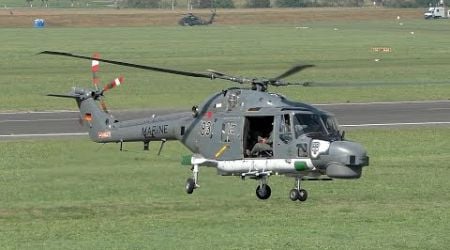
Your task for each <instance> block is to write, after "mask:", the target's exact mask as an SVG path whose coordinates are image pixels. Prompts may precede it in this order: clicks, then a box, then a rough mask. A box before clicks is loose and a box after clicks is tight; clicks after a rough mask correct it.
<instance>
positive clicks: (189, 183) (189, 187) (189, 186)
mask: <svg viewBox="0 0 450 250" xmlns="http://www.w3.org/2000/svg"><path fill="white" fill-rule="evenodd" d="M185 188H186V193H188V194H192V193H193V192H194V189H195V181H194V179H192V178H188V179H187V180H186V186H185Z"/></svg>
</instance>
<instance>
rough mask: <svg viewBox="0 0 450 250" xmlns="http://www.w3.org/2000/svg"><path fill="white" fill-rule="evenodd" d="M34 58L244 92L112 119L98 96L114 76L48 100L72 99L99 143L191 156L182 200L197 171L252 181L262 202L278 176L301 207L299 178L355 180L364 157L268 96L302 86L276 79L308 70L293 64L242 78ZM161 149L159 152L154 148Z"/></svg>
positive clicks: (304, 111) (330, 122) (300, 107)
mask: <svg viewBox="0 0 450 250" xmlns="http://www.w3.org/2000/svg"><path fill="white" fill-rule="evenodd" d="M41 54H49V55H58V56H67V57H75V58H81V59H87V60H92V62H93V63H92V65H93V67H92V71H93V72H94V79H95V71H94V68H96V67H97V66H96V65H98V62H99V61H101V62H106V63H110V64H116V65H122V66H126V67H133V68H139V69H144V70H151V71H158V72H163V73H170V74H177V75H183V76H189V77H198V78H207V79H221V80H227V81H231V82H234V83H238V84H239V85H244V84H248V85H250V87H249V88H241V87H232V88H228V89H225V90H222V91H219V92H217V93H214V94H212V95H211V96H210V97H208V98H207V99H206V100H205V101H204V102H203V103H202V104H200V105H195V106H193V107H192V109H191V111H190V112H182V113H173V114H167V115H161V116H152V117H144V118H141V119H135V120H125V121H117V120H115V119H114V117H113V116H112V115H111V114H110V113H109V112H108V111H107V110H106V107H104V105H103V102H102V98H103V96H104V93H105V91H107V90H109V89H111V88H113V87H114V86H116V85H118V84H120V83H121V79H120V78H117V79H116V80H114V81H113V82H111V83H110V84H108V85H106V86H105V87H104V88H103V89H99V88H98V86H97V83H96V82H95V80H94V85H95V89H86V88H79V87H74V88H73V89H72V91H70V92H69V93H68V94H63V95H61V94H50V95H49V96H55V97H64V98H71V99H74V100H75V101H76V103H77V105H78V107H79V109H80V115H81V118H82V120H83V124H84V126H85V127H86V128H87V130H88V131H89V136H90V138H91V139H92V140H93V141H95V142H98V143H109V142H115V143H120V144H121V147H122V143H124V142H144V147H146V146H147V147H148V143H149V142H151V141H161V148H162V146H163V145H164V143H165V142H166V141H168V140H178V141H180V142H181V143H182V144H183V145H184V146H186V147H187V148H188V149H189V150H190V151H191V152H192V153H193V154H192V155H189V156H184V157H182V161H181V162H182V164H184V165H188V166H190V169H191V171H192V176H191V177H189V178H188V179H187V181H186V185H185V188H186V192H187V193H188V194H191V193H193V191H194V190H195V189H197V188H199V187H200V186H199V178H198V177H199V167H200V166H206V167H213V168H216V169H217V173H218V174H219V175H222V176H239V177H240V178H241V179H243V180H244V179H246V178H250V179H255V180H257V181H258V182H259V185H258V186H257V188H256V196H257V197H258V198H259V199H262V200H265V199H268V198H269V197H270V195H271V188H270V186H269V185H268V180H269V177H270V176H273V175H284V176H288V177H293V178H294V179H295V183H294V187H293V188H292V189H291V190H290V192H289V198H290V199H291V200H292V201H296V200H299V201H305V200H306V199H307V197H308V193H307V191H306V190H304V189H302V188H301V186H300V182H301V180H330V179H331V178H341V179H357V178H360V177H361V173H362V169H363V167H364V166H368V165H369V157H368V156H367V152H366V150H365V149H364V147H363V146H362V145H360V144H359V143H356V142H353V141H348V140H346V139H345V138H344V132H341V131H339V126H338V123H337V120H336V119H335V117H334V116H333V115H332V114H331V113H328V112H326V111H323V110H320V109H318V108H316V107H314V106H311V105H309V104H306V103H301V102H294V101H290V100H288V99H287V98H286V97H284V96H282V95H280V94H277V93H271V92H268V87H269V86H288V85H306V84H305V83H291V82H286V81H283V80H282V79H283V78H286V77H288V76H290V75H293V74H295V73H298V72H300V71H302V70H304V69H306V68H309V67H312V66H313V65H295V66H293V67H292V68H290V69H289V70H287V71H286V72H284V73H283V74H281V75H279V76H277V77H274V78H268V79H267V78H244V77H236V76H230V75H227V74H224V73H220V72H216V71H209V72H189V71H181V70H174V69H168V68H161V67H154V66H147V65H140V64H132V63H127V62H121V61H115V60H107V59H100V58H98V57H97V56H93V57H88V56H81V55H74V54H70V53H65V52H55V51H44V52H41ZM161 148H160V150H161Z"/></svg>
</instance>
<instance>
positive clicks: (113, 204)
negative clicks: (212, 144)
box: [0, 1, 450, 249]
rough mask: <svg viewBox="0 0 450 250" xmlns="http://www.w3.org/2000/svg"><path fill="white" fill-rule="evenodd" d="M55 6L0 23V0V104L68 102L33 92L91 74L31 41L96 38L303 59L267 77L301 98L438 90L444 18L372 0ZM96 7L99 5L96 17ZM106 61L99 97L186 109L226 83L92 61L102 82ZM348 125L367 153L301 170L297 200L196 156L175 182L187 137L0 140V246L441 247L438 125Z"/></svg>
mask: <svg viewBox="0 0 450 250" xmlns="http://www.w3.org/2000/svg"><path fill="white" fill-rule="evenodd" d="M35 2H36V1H35ZM1 3H2V2H1V1H0V4H1ZM9 3H10V2H9ZM38 3H39V2H38ZM35 4H36V3H35ZM61 11H62V12H65V14H64V13H63V14H62V15H60V16H58V15H57V14H55V12H59V10H50V12H52V13H50V15H55V16H58V18H62V19H51V18H50V19H49V23H48V27H47V28H44V29H34V28H31V24H32V23H31V21H32V20H33V18H37V17H39V16H40V15H39V14H40V13H37V14H36V13H31V14H30V13H28V10H27V11H25V10H18V11H17V12H16V10H14V18H15V19H14V20H21V22H22V21H24V20H25V23H26V25H28V23H29V26H30V27H28V26H23V24H22V23H17V27H21V28H17V27H11V26H14V25H16V24H14V25H12V24H10V23H7V24H5V23H6V22H7V21H8V20H12V19H9V18H10V16H9V15H10V14H9V11H8V13H7V12H5V11H4V10H0V27H4V28H0V32H1V33H0V44H1V45H2V46H0V54H1V55H2V59H1V60H0V75H1V77H0V89H1V91H0V111H1V112H4V111H17V110H53V109H75V108H76V105H75V104H74V103H73V102H70V101H67V100H60V99H56V98H48V97H45V95H46V94H48V93H66V92H68V91H69V90H70V88H71V87H72V86H84V87H89V86H91V82H90V81H91V80H90V79H91V73H90V62H88V61H81V60H77V59H70V58H60V57H50V56H45V55H40V56H38V55H36V53H38V52H40V51H43V50H58V51H68V52H72V53H77V54H83V55H90V54H92V52H95V51H98V52H100V53H101V54H102V56H103V57H104V58H109V59H116V60H125V61H130V62H134V63H140V64H149V65H157V66H163V67H169V68H175V69H184V70H191V71H203V70H206V69H211V68H212V69H215V70H218V71H223V72H226V73H230V74H236V75H243V76H249V77H252V76H266V77H271V76H275V75H278V74H280V73H282V72H283V71H284V70H286V69H288V68H289V67H290V66H291V65H293V64H296V63H299V62H301V63H313V64H316V65H317V67H315V68H312V69H308V70H305V71H304V72H302V73H301V74H299V75H295V76H292V77H290V78H289V80H292V81H312V82H315V83H316V87H311V88H300V87H294V86H291V87H286V88H272V89H271V90H272V91H277V92H281V93H283V94H285V95H287V96H288V97H289V98H290V99H294V100H302V101H307V102H313V103H318V102H328V103H330V102H366V101H399V100H411V101H416V100H442V99H448V98H449V93H450V85H449V81H450V76H449V75H448V61H449V59H450V56H449V55H450V53H449V51H450V47H449V46H448V44H449V43H448V41H450V32H449V31H450V27H449V23H448V22H449V21H448V20H436V21H425V20H421V18H420V17H418V18H410V17H411V16H409V17H408V18H403V16H404V15H403V14H400V15H401V16H402V18H401V19H400V20H397V19H396V18H395V17H396V16H397V14H395V15H393V14H394V12H393V11H392V10H386V12H385V11H384V10H383V11H378V12H377V13H378V15H379V16H378V17H381V16H382V17H384V18H373V17H371V18H366V17H364V16H363V15H360V16H356V15H346V17H342V16H343V15H342V13H340V16H339V15H337V14H339V11H342V10H327V11H329V12H327V14H323V13H322V14H321V12H322V10H313V13H310V15H299V17H298V18H293V16H295V15H296V14H297V12H295V11H296V10H283V11H280V10H267V11H266V10H264V15H259V14H261V12H258V11H256V10H252V11H254V12H252V13H251V15H250V14H248V13H247V14H245V13H240V11H243V10H239V11H237V12H233V13H231V12H230V13H224V14H221V15H219V18H220V19H219V21H218V23H217V24H215V25H213V26H208V27H177V26H176V25H175V24H167V23H165V24H164V25H159V24H157V23H152V24H151V25H152V26H148V27H146V25H142V19H140V20H141V23H140V27H137V26H136V25H137V24H136V23H133V24H132V25H131V23H130V27H126V24H123V25H121V26H117V27H102V26H101V25H99V24H98V23H97V24H96V25H92V27H90V28H86V27H79V26H77V25H79V23H72V20H73V19H71V18H73V17H71V18H66V19H64V17H67V16H66V15H67V13H68V12H70V13H71V14H70V15H78V14H77V13H74V11H73V10H61ZM76 11H78V10H75V12H76ZM101 11H104V10H101ZM353 11H355V10H353ZM106 12H108V11H106ZM108 13H109V12H108ZM283 13H285V14H286V15H283ZM336 13H337V14H336ZM386 13H388V14H386ZM408 13H409V15H410V14H411V13H412V12H411V13H410V12H408ZM47 14H48V13H47ZM94 14H95V13H94ZM137 14H139V13H134V12H133V13H131V12H130V13H128V12H126V13H120V16H119V15H117V16H114V17H116V18H119V20H120V21H122V20H129V19H130V18H131V17H132V16H137ZM154 14H155V13H153V12H152V13H147V14H145V15H143V16H141V18H144V19H145V18H149V19H148V21H149V22H152V21H154V20H155V19H158V18H159V17H160V16H158V15H159V14H158V15H156V17H154V19H151V18H150V16H153V15H154ZM163 14H164V13H163ZM169 14H170V15H173V13H169ZM241 14H242V15H241ZM266 14H267V15H266ZM419 14H420V13H419ZM79 15H80V17H85V15H88V16H89V17H92V18H93V16H97V15H92V14H86V13H84V14H83V13H82V14H79ZM161 15H162V14H161ZM164 15H168V14H167V13H166V14H164ZM255 15H256V16H258V15H259V16H261V17H264V18H266V17H270V18H271V19H268V20H267V21H264V20H262V19H252V18H253V17H255ZM389 15H392V17H389V18H386V16H389ZM405 15H406V14H405ZM288 16H289V18H288ZM337 16H339V18H338V17H337ZM21 17H23V18H24V20H22V19H21ZM177 17H178V16H177ZM55 18H56V17H55ZM109 18H111V16H109V15H103V14H101V15H98V16H97V19H96V20H97V21H98V20H100V21H103V22H109V21H110V19H109ZM122 18H123V19H122ZM170 18H172V19H174V17H170ZM277 18H279V19H277ZM351 18H354V20H359V21H353V20H351ZM172 19H170V20H172ZM5 20H6V21H5ZM30 20H31V21H30ZM54 20H63V21H64V22H63V23H58V22H55V21H54ZM133 20H134V21H136V20H135V19H133ZM167 20H169V19H167ZM167 20H166V21H167ZM174 20H176V18H175V19H174ZM254 20H259V21H261V23H260V24H255V23H254V22H255V21H254ZM277 20H278V21H277ZM317 20H320V21H317ZM116 21H117V20H116ZM134 21H133V22H134ZM172 21H173V20H172ZM252 22H253V23H252ZM262 23H270V24H269V25H263V24H262ZM400 23H401V24H400ZM240 24H245V25H240ZM89 25H91V23H89ZM114 25H115V24H114ZM5 26H7V28H6V27H5ZM131 26H132V27H131ZM25 27H28V28H25ZM411 32H413V33H411ZM374 47H388V48H391V49H392V52H390V53H381V52H373V51H372V48H374ZM375 59H379V60H377V61H376V60H375ZM118 75H124V76H125V84H124V85H123V86H121V87H120V88H119V89H115V90H113V91H111V92H110V93H108V95H107V102H108V104H109V108H110V109H130V108H168V107H173V108H182V107H186V109H190V107H191V106H192V105H194V104H198V103H200V102H202V101H203V100H204V99H205V98H206V97H207V96H209V95H210V94H212V93H214V92H216V91H220V90H221V89H223V88H227V87H232V86H234V85H233V84H232V83H227V82H221V81H209V80H205V79H191V78H186V77H182V76H173V75H166V74H161V73H156V72H155V73H154V72H148V71H142V70H138V69H130V68H123V67H117V66H112V65H105V64H102V65H101V73H100V76H101V78H102V81H103V83H106V82H107V81H108V80H110V79H112V78H114V77H116V76H118ZM313 85H314V84H313ZM347 137H348V138H349V139H351V140H356V141H359V142H361V143H362V144H363V145H364V146H365V147H366V148H367V150H368V152H369V155H370V157H371V165H370V166H369V167H367V168H365V169H364V173H363V177H362V178H361V179H359V180H355V181H343V180H336V181H332V182H305V183H304V188H306V189H307V190H308V191H309V195H310V197H309V198H308V201H307V202H305V203H301V204H300V203H294V202H291V201H290V200H289V199H288V191H289V190H290V189H291V188H292V186H293V184H294V181H293V180H292V179H288V178H284V177H272V178H271V179H270V184H271V186H272V190H273V193H272V197H271V198H270V199H269V200H267V201H261V200H258V199H257V198H256V197H255V193H254V191H255V188H256V184H257V183H256V182H254V181H252V180H248V181H241V180H239V178H234V177H219V176H217V175H216V173H215V171H214V169H201V176H200V183H201V185H202V187H201V188H200V189H198V190H196V192H195V193H194V194H193V195H190V196H189V195H187V194H185V191H184V183H185V180H186V178H187V177H188V176H189V174H190V172H189V170H188V169H187V168H186V167H183V166H181V165H180V157H181V156H182V155H186V154H188V153H189V152H187V150H186V149H185V148H183V147H182V146H181V145H180V144H179V143H176V142H174V143H168V144H167V145H166V147H165V150H164V151H163V154H162V155H161V156H159V157H158V156H156V152H155V151H154V150H153V151H150V153H149V152H143V151H142V144H125V148H126V152H121V153H119V151H118V148H119V147H118V145H103V146H102V145H99V144H95V143H92V142H89V141H88V139H87V138H73V139H64V140H63V139H51V140H23V141H0V249H213V248H215V249H261V248H263V249H300V248H302V249H447V248H448V245H449V244H450V236H449V235H448V232H449V231H450V223H449V222H450V220H449V215H450V213H449V212H448V211H450V195H449V193H448V190H450V184H449V181H448V180H449V179H450V169H449V165H448V162H450V154H449V152H450V144H449V143H448V141H449V139H450V133H449V129H448V128H447V127H428V128H427V127H421V128H407V129H392V130H387V129H386V130H385V129H376V130H368V129H359V130H352V131H348V133H347ZM155 147H157V146H156V144H152V145H151V148H152V149H154V148H155Z"/></svg>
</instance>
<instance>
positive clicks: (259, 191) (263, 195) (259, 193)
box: [256, 184, 272, 200]
mask: <svg viewBox="0 0 450 250" xmlns="http://www.w3.org/2000/svg"><path fill="white" fill-rule="evenodd" d="M271 194H272V189H271V188H270V186H269V185H267V184H262V185H259V186H258V187H257V188H256V197H258V198H259V199H261V200H267V199H269V197H270V195H271Z"/></svg>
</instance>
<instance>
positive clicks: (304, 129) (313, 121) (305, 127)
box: [294, 113, 327, 138]
mask: <svg viewBox="0 0 450 250" xmlns="http://www.w3.org/2000/svg"><path fill="white" fill-rule="evenodd" d="M294 129H295V137H296V138H298V137H299V136H301V135H303V134H310V133H318V134H320V135H326V134H327V131H326V130H325V129H324V126H323V123H322V120H321V117H320V116H319V115H316V114H308V113H297V114H295V116H294Z"/></svg>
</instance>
